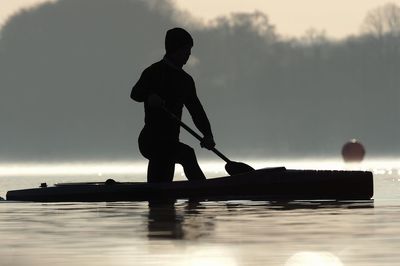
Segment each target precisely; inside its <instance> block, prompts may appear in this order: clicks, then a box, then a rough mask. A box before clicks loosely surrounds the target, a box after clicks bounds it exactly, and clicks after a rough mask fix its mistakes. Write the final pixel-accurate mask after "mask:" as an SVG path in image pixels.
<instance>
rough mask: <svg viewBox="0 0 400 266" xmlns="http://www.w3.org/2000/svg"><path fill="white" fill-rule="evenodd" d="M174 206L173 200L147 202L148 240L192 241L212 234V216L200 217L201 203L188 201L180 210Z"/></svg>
mask: <svg viewBox="0 0 400 266" xmlns="http://www.w3.org/2000/svg"><path fill="white" fill-rule="evenodd" d="M176 204H177V202H176V201H175V200H171V201H169V202H168V201H151V202H149V204H148V207H149V215H148V227H147V228H148V238H149V239H163V238H164V239H187V240H194V239H198V238H200V237H203V236H206V235H209V234H211V233H212V230H213V228H214V222H213V216H210V215H206V216H204V215H201V212H200V210H201V209H202V208H203V206H202V204H201V202H198V201H188V202H186V203H185V205H184V208H183V209H180V210H177V206H176Z"/></svg>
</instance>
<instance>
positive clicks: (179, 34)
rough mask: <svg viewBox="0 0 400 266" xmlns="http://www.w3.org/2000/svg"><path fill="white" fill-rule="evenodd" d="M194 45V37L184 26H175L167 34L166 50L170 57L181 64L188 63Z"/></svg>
mask: <svg viewBox="0 0 400 266" xmlns="http://www.w3.org/2000/svg"><path fill="white" fill-rule="evenodd" d="M192 47H193V38H192V36H191V35H190V34H189V32H187V31H186V30H184V29H182V28H173V29H170V30H168V31H167V34H166V36H165V51H166V55H167V57H168V58H170V59H172V60H173V61H175V63H177V64H179V65H182V66H183V65H184V64H186V62H187V60H188V59H189V56H190V53H191V49H192Z"/></svg>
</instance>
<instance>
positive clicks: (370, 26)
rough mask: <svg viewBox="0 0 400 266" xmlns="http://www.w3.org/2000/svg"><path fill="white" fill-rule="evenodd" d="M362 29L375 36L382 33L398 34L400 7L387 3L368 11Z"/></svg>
mask: <svg viewBox="0 0 400 266" xmlns="http://www.w3.org/2000/svg"><path fill="white" fill-rule="evenodd" d="M362 29H363V30H364V31H365V32H366V33H367V34H371V35H373V36H375V37H378V38H382V37H383V36H384V35H392V36H396V37H399V36H400V7H399V6H398V5H396V4H395V3H387V4H385V5H383V6H380V7H377V8H375V9H373V10H371V11H369V12H368V14H367V16H366V17H365V19H364V22H363V25H362Z"/></svg>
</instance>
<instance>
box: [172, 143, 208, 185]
mask: <svg viewBox="0 0 400 266" xmlns="http://www.w3.org/2000/svg"><path fill="white" fill-rule="evenodd" d="M175 161H176V162H177V163H179V164H181V165H182V167H183V170H184V172H185V175H186V177H187V179H188V180H190V181H193V180H205V179H206V177H205V176H204V173H203V171H202V170H201V168H200V166H199V164H198V162H197V158H196V154H195V153H194V150H193V148H192V147H190V146H188V145H186V144H183V143H180V142H179V143H178V146H177V151H176V157H175Z"/></svg>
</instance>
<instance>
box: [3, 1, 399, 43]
mask: <svg viewBox="0 0 400 266" xmlns="http://www.w3.org/2000/svg"><path fill="white" fill-rule="evenodd" d="M45 1H46V0H0V24H2V23H3V22H4V21H5V19H6V18H7V17H8V16H9V15H11V14H13V13H14V12H16V11H17V10H18V9H20V8H23V7H29V6H32V5H34V4H36V3H41V2H45ZM175 2H176V3H177V4H178V6H179V7H180V8H182V9H184V10H187V11H189V12H190V13H192V14H193V15H195V16H196V17H198V18H202V19H204V20H205V21H206V20H208V19H212V18H214V17H216V16H218V15H223V14H227V13H230V12H237V11H247V12H252V11H254V10H260V11H262V12H264V13H266V14H268V16H269V17H270V20H271V22H272V24H275V25H276V26H277V30H278V32H279V33H281V34H283V35H291V36H299V35H302V34H303V33H304V32H305V31H306V30H308V29H310V28H315V29H318V30H326V32H327V34H328V36H330V37H336V38H340V37H344V36H346V35H349V34H355V33H358V32H359V29H360V25H361V23H362V21H363V19H364V17H365V14H366V13H367V12H368V10H371V9H373V8H375V7H377V6H380V5H383V4H385V3H387V2H392V3H397V4H400V0H388V1H385V0H350V1H349V0H335V1H332V0H301V1H296V0H245V1H244V0H218V1H215V0H175Z"/></svg>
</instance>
